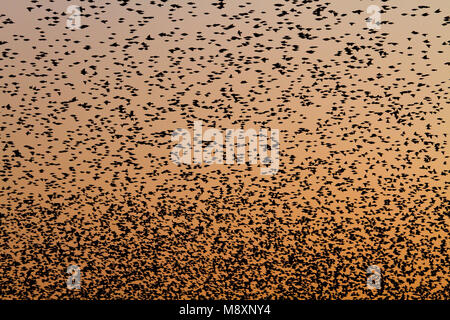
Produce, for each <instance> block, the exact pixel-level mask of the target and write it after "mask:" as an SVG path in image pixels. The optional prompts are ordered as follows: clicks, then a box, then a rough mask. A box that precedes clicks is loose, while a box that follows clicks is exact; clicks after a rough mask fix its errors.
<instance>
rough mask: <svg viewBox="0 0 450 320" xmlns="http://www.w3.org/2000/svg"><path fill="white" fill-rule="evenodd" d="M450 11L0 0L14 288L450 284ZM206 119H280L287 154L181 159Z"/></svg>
mask: <svg viewBox="0 0 450 320" xmlns="http://www.w3.org/2000/svg"><path fill="white" fill-rule="evenodd" d="M69 5H78V6H79V8H80V12H81V17H80V22H81V25H79V26H78V28H74V29H70V28H68V27H67V25H66V21H67V19H69V14H68V13H67V12H66V8H67V7H68V6H69ZM370 5H377V6H378V7H379V8H380V12H379V13H380V17H381V23H380V25H379V27H380V28H379V29H371V28H368V26H367V19H368V18H370V15H371V14H370V13H367V12H366V8H367V7H369V6H370ZM449 24H450V3H449V1H448V0H430V1H385V0H378V1H370V0H361V1H328V2H327V1H323V0H274V1H260V0H247V1H230V0H213V1H199V0H181V1H174V0H147V1H140V0H137V1H128V0H118V1H93V0H76V1H56V0H48V1H41V0H39V1H38V0H29V1H25V0H16V1H4V2H2V9H0V90H1V101H0V148H1V150H2V152H1V154H0V164H1V165H0V181H1V183H0V299H448V298H449V297H450V254H449V253H450V251H449V249H450V244H449V240H450V239H449V224H450V201H449V184H450V179H449V166H448V158H449V156H448V154H449V146H448V143H447V140H448V128H449V127H448V123H447V121H448V120H449V116H450V111H449V83H450V82H449V81H448V79H449V78H448V75H449V67H450V62H449V57H450V56H449V50H448V46H449V45H450V40H449V39H448V31H449V29H448V28H449ZM195 121H202V122H203V125H204V127H205V128H206V127H208V128H216V129H218V130H220V131H224V130H226V129H227V128H235V129H255V130H258V129H269V130H271V129H279V130H280V159H279V164H280V167H279V170H278V172H277V173H276V174H274V175H270V176H264V175H261V174H260V170H259V167H258V165H254V164H251V163H249V162H248V161H247V162H246V163H244V164H236V163H235V164H205V163H203V164H194V165H187V164H182V165H177V164H174V163H173V162H172V161H171V159H170V152H171V150H172V148H173V147H174V145H175V144H176V143H174V142H172V141H171V135H172V133H173V132H174V130H176V129H178V128H185V129H187V130H192V129H193V124H194V122H195ZM203 143H204V144H205V145H207V144H208V141H203ZM269 151H270V150H269ZM71 265H76V266H79V268H80V270H81V286H80V289H77V290H70V289H68V288H67V286H66V280H67V277H68V276H69V274H67V272H66V271H67V268H68V267H69V266H71ZM369 266H378V267H379V268H380V270H381V283H382V286H381V288H380V289H368V288H367V278H368V276H370V275H369V274H368V273H367V268H368V267H369Z"/></svg>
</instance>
